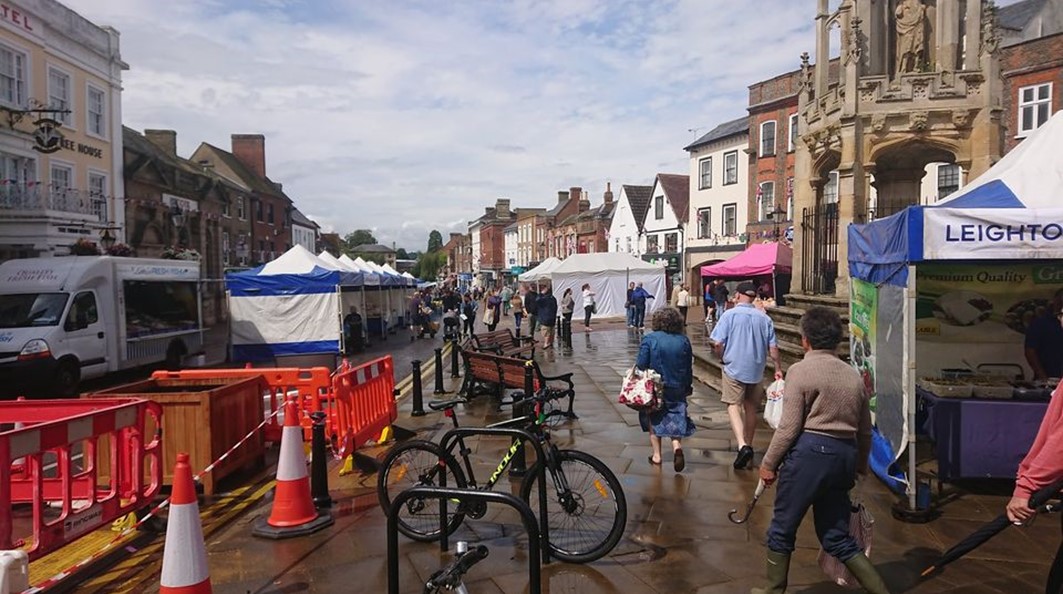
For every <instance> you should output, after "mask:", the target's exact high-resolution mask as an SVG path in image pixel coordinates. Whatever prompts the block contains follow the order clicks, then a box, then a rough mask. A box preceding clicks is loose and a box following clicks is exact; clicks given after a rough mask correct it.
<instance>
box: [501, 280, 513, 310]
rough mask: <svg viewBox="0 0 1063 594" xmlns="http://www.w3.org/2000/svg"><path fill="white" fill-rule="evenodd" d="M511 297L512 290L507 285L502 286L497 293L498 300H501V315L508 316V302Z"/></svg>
mask: <svg viewBox="0 0 1063 594" xmlns="http://www.w3.org/2000/svg"><path fill="white" fill-rule="evenodd" d="M512 297H513V289H512V288H510V286H509V285H504V286H503V287H502V291H501V292H499V294H498V298H499V299H501V300H502V315H504V316H508V315H509V307H510V305H509V300H510V299H511V298H512Z"/></svg>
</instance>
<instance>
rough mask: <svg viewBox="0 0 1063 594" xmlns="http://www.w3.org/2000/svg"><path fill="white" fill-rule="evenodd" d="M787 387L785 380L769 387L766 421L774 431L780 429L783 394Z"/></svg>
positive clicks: (774, 382) (765, 411)
mask: <svg viewBox="0 0 1063 594" xmlns="http://www.w3.org/2000/svg"><path fill="white" fill-rule="evenodd" d="M785 387H786V381H785V380H781V379H778V380H775V381H773V382H772V383H771V384H769V385H768V403H767V404H766V405H765V406H764V420H765V421H767V423H768V425H771V428H772V429H777V428H778V427H779V419H781V418H782V394H783V390H784V389H785Z"/></svg>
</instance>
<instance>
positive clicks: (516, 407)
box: [509, 362, 535, 477]
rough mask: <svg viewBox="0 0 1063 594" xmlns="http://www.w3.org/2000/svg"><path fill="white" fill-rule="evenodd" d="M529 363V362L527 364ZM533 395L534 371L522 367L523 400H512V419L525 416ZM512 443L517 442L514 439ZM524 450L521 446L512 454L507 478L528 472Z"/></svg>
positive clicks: (527, 367)
mask: <svg viewBox="0 0 1063 594" xmlns="http://www.w3.org/2000/svg"><path fill="white" fill-rule="evenodd" d="M529 363H530V362H529ZM534 393H535V370H534V369H532V366H531V365H525V366H524V398H523V399H521V400H517V399H516V396H514V398H513V418H514V419H517V418H520V417H522V416H524V414H525V412H524V411H525V409H526V408H527V407H528V406H529V405H531V402H530V401H529V399H530V398H531V397H532V395H533V394H534ZM513 441H518V440H517V439H516V438H514V440H513ZM525 449H526V448H525V447H524V445H523V444H521V447H520V448H518V449H517V451H516V452H514V453H513V460H512V461H511V462H510V464H509V476H511V477H521V476H524V475H525V474H527V472H528V461H527V460H526V459H525V456H524V450H525Z"/></svg>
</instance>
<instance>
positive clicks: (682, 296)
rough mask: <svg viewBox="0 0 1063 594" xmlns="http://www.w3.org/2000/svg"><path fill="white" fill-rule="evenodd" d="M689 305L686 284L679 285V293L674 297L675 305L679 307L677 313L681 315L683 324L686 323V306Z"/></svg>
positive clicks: (688, 293)
mask: <svg viewBox="0 0 1063 594" xmlns="http://www.w3.org/2000/svg"><path fill="white" fill-rule="evenodd" d="M689 305H690V291H688V290H687V286H686V285H680V287H679V295H678V296H677V297H676V307H678V308H679V315H681V316H683V325H684V326H685V325H686V323H687V306H689Z"/></svg>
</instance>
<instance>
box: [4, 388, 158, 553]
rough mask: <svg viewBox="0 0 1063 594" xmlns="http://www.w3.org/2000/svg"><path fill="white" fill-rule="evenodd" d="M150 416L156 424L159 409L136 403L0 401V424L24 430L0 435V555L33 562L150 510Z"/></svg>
mask: <svg viewBox="0 0 1063 594" xmlns="http://www.w3.org/2000/svg"><path fill="white" fill-rule="evenodd" d="M149 417H151V418H152V419H153V420H152V421H151V422H152V423H153V425H154V426H155V427H161V426H162V409H161V407H159V406H158V405H157V404H155V403H154V402H149V401H147V400H140V399H135V398H115V399H98V400H34V401H15V402H10V401H8V402H0V424H4V425H13V424H14V423H21V424H23V426H22V427H21V428H19V429H11V430H7V431H3V432H0V550H4V549H14V548H16V547H22V548H23V549H24V550H25V551H26V553H27V554H28V555H29V557H30V559H31V560H33V559H36V558H39V557H41V556H43V555H46V554H48V553H50V552H52V551H54V550H56V549H58V548H60V547H62V546H63V545H66V544H68V543H70V542H73V541H74V540H77V539H78V538H80V537H81V536H84V535H85V534H88V533H89V532H92V531H93V530H95V529H97V528H99V527H101V526H104V525H106V524H108V523H110V522H113V521H114V520H117V519H119V518H121V517H124V516H125V515H127V514H129V513H130V512H133V511H136V510H139V509H143V508H145V507H147V506H148V505H150V504H151V502H152V499H153V498H154V497H155V495H156V494H157V493H158V491H159V487H160V486H161V484H162V440H161V439H160V436H159V435H158V434H155V435H153V436H147V435H146V434H145V427H146V426H147V423H148V422H149ZM149 439H150V441H149ZM16 461H18V462H17V463H16ZM16 503H29V504H31V505H30V508H29V510H28V512H27V510H24V509H19V510H16V509H14V508H13V507H12V506H13V504H16ZM49 503H51V504H52V505H46V504H49ZM57 510H58V511H57ZM16 514H17V515H16ZM23 516H27V517H23ZM30 516H31V517H30ZM26 520H29V522H30V524H29V526H28V527H27V526H26V523H25V522H26ZM16 521H17V522H18V524H19V532H20V534H19V535H14V534H13V532H14V530H15V525H16ZM30 531H31V532H32V534H30V533H29V532H30ZM23 532H25V534H24V535H23V534H22V533H23Z"/></svg>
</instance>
